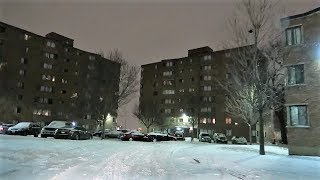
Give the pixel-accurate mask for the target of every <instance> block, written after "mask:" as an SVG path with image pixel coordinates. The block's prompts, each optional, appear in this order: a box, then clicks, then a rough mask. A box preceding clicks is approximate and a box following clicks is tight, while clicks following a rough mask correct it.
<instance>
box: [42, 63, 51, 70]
mask: <svg viewBox="0 0 320 180" xmlns="http://www.w3.org/2000/svg"><path fill="white" fill-rule="evenodd" d="M43 68H44V69H52V65H51V64H47V63H44V64H43Z"/></svg>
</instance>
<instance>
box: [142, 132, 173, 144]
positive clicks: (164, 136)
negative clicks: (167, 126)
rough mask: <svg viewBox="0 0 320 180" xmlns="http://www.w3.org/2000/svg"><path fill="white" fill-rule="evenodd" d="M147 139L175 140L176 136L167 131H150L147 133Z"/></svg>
mask: <svg viewBox="0 0 320 180" xmlns="http://www.w3.org/2000/svg"><path fill="white" fill-rule="evenodd" d="M147 137H148V141H153V142H155V141H176V140H177V138H176V137H174V136H171V135H169V134H168V133H164V132H161V133H158V132H151V133H148V135H147Z"/></svg>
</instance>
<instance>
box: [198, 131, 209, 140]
mask: <svg viewBox="0 0 320 180" xmlns="http://www.w3.org/2000/svg"><path fill="white" fill-rule="evenodd" d="M199 141H200V142H208V143H211V137H210V135H209V133H205V132H202V133H200V134H199Z"/></svg>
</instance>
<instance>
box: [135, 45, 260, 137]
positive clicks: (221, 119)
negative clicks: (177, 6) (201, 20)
mask: <svg viewBox="0 0 320 180" xmlns="http://www.w3.org/2000/svg"><path fill="white" fill-rule="evenodd" d="M232 52H233V49H229V50H223V51H213V50H212V49H211V48H210V47H201V48H197V49H191V50H188V56H187V57H182V58H176V59H166V60H162V61H160V62H156V63H151V64H145V65H142V66H141V89H140V106H142V107H157V109H158V111H159V114H160V116H161V118H164V119H169V121H171V122H172V126H182V127H183V126H184V127H188V128H190V127H191V123H190V118H195V117H196V118H197V119H199V122H198V126H197V127H196V128H197V129H198V133H200V132H208V133H210V134H213V133H216V132H220V133H224V134H226V135H227V136H228V138H229V139H231V137H232V136H244V137H246V138H247V139H248V136H249V135H248V125H247V124H245V123H243V122H242V121H239V120H237V119H234V118H233V117H230V116H228V115H227V114H226V112H225V104H224V102H225V98H226V93H225V92H224V90H223V89H222V88H221V87H220V86H219V85H218V84H217V83H216V81H215V79H214V78H216V79H220V80H222V81H224V80H226V79H228V78H229V76H230V72H227V68H226V65H227V63H228V61H229V60H230V59H231V58H230V53H232ZM198 117H199V118H198ZM253 134H255V130H254V133H253Z"/></svg>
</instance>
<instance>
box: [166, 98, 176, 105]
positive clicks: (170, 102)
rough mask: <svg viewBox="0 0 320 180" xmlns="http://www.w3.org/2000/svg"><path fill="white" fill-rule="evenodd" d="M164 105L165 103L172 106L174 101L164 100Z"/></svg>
mask: <svg viewBox="0 0 320 180" xmlns="http://www.w3.org/2000/svg"><path fill="white" fill-rule="evenodd" d="M164 103H165V104H174V100H172V99H165V100H164Z"/></svg>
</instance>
